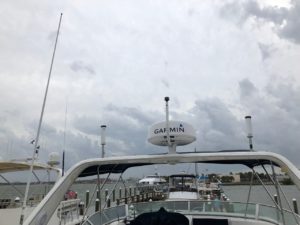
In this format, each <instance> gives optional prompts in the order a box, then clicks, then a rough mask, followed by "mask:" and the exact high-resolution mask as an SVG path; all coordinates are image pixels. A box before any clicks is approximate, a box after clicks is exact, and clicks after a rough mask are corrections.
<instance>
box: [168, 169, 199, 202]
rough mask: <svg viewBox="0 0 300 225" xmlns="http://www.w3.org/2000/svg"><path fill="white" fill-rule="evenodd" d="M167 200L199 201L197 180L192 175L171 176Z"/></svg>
mask: <svg viewBox="0 0 300 225" xmlns="http://www.w3.org/2000/svg"><path fill="white" fill-rule="evenodd" d="M169 180H170V181H169V193H168V200H169V201H170V200H172V201H173V200H181V199H185V200H192V199H194V200H196V199H200V193H199V191H198V187H197V180H196V176H195V175H194V174H186V173H180V174H172V175H171V176H170V177H169Z"/></svg>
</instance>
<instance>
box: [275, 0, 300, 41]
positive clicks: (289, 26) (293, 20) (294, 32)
mask: <svg viewBox="0 0 300 225" xmlns="http://www.w3.org/2000/svg"><path fill="white" fill-rule="evenodd" d="M292 3H293V5H292V7H291V8H290V9H289V13H288V15H287V17H286V18H285V25H284V26H283V28H281V29H280V30H279V36H280V37H282V38H286V39H289V40H291V41H293V42H295V43H297V44H299V43H300V2H299V1H292Z"/></svg>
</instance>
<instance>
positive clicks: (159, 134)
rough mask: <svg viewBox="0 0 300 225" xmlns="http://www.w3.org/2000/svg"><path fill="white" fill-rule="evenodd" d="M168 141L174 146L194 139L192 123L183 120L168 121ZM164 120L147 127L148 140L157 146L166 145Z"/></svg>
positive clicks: (194, 132)
mask: <svg viewBox="0 0 300 225" xmlns="http://www.w3.org/2000/svg"><path fill="white" fill-rule="evenodd" d="M169 135H170V142H171V144H174V145H176V146H181V145H187V144H190V143H192V142H194V141H195V140H196V131H195V129H194V128H193V127H192V125H190V124H188V123H186V122H183V121H169ZM167 140H168V139H167V128H166V122H165V121H163V122H159V123H156V124H153V125H152V126H151V127H150V128H149V132H148V141H149V142H150V143H151V144H154V145H159V146H168V141H167Z"/></svg>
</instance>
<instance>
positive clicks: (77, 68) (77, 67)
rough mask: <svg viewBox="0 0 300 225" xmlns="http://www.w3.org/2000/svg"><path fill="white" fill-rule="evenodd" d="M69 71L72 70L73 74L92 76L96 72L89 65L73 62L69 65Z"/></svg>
mask: <svg viewBox="0 0 300 225" xmlns="http://www.w3.org/2000/svg"><path fill="white" fill-rule="evenodd" d="M70 68H71V70H73V71H74V72H87V73H89V74H92V75H94V74H95V73H96V72H95V70H94V68H93V67H92V66H91V65H88V64H86V63H85V62H83V61H80V60H79V61H74V62H73V63H72V64H71V65H70Z"/></svg>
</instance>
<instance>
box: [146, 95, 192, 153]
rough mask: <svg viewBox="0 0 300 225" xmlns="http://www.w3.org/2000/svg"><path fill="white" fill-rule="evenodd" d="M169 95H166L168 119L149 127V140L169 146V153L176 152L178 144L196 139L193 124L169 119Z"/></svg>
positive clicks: (184, 143) (185, 143)
mask: <svg viewBox="0 0 300 225" xmlns="http://www.w3.org/2000/svg"><path fill="white" fill-rule="evenodd" d="M169 99H170V98H169V97H165V102H166V121H163V122H159V123H155V124H153V125H152V126H151V127H150V128H149V132H148V141H149V142H150V143H151V144H154V145H158V146H168V147H169V153H176V146H182V145H187V144H190V143H192V142H194V141H195V140H196V131H195V129H194V128H193V127H192V125H190V124H188V123H186V122H183V121H169V105H168V102H169Z"/></svg>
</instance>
